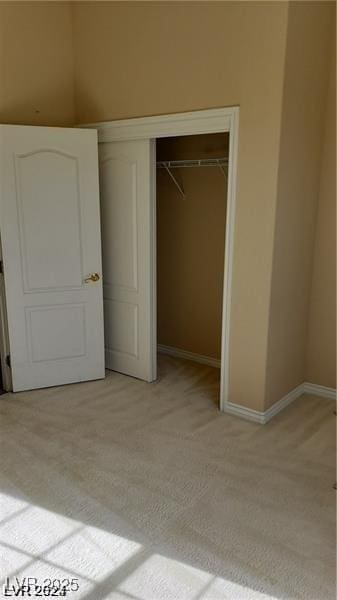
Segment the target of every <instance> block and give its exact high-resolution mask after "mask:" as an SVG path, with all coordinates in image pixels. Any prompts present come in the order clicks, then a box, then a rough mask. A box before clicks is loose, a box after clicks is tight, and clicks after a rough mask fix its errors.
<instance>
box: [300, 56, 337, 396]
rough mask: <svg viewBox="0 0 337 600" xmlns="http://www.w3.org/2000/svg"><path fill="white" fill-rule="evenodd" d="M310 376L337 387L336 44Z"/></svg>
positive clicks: (320, 207)
mask: <svg viewBox="0 0 337 600" xmlns="http://www.w3.org/2000/svg"><path fill="white" fill-rule="evenodd" d="M306 380H307V381H310V382H311V383H316V384H319V385H325V386H328V387H333V388H336V55H335V45H333V60H332V61H331V72H330V85H329V96H328V105H327V111H326V120H325V135H324V146H323V155H322V167H321V178H320V190H319V204H318V214H317V225H316V243H315V254H314V266H313V277H312V292H311V307H310V314H309V332H308V351H307V364H306Z"/></svg>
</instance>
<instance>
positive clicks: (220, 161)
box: [157, 157, 228, 169]
mask: <svg viewBox="0 0 337 600" xmlns="http://www.w3.org/2000/svg"><path fill="white" fill-rule="evenodd" d="M227 166H228V158H225V157H222V158H200V159H199V158H197V159H191V160H159V161H157V167H158V169H176V168H179V169H181V168H186V167H189V168H191V167H227Z"/></svg>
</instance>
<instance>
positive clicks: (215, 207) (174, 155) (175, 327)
mask: <svg viewBox="0 0 337 600" xmlns="http://www.w3.org/2000/svg"><path fill="white" fill-rule="evenodd" d="M223 156H228V134H216V135H202V136H187V137H183V138H166V139H162V140H158V142H157V159H158V160H179V159H191V158H212V157H223ZM172 172H173V174H174V176H175V177H176V178H177V180H178V181H179V182H180V184H182V185H183V189H184V192H185V194H186V197H185V198H183V197H182V196H181V194H180V193H179V191H178V189H177V188H176V186H175V185H174V183H173V181H172V180H171V179H170V176H169V175H168V173H167V172H166V171H165V170H163V169H157V290H158V343H159V344H164V345H167V346H173V347H174V348H180V349H183V350H188V351H190V352H194V353H196V354H203V355H205V356H211V357H214V358H220V352H221V315H222V287H223V271H224V249H225V224H226V192H227V182H226V180H225V178H224V175H223V173H222V172H221V171H220V169H219V168H218V167H203V168H200V167H199V168H185V169H174V170H173V171H172Z"/></svg>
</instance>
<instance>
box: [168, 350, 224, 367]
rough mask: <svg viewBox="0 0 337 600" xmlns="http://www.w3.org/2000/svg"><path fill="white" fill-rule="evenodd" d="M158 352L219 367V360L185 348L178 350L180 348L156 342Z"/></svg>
mask: <svg viewBox="0 0 337 600" xmlns="http://www.w3.org/2000/svg"><path fill="white" fill-rule="evenodd" d="M158 352H160V354H168V355H169V356H174V357H175V358H184V359H185V360H192V361H193V362H196V363H200V364H202V365H208V366H209V367H216V368H217V369H220V366H221V360H218V359H217V358H212V357H211V356H204V355H203V354H195V353H194V352H188V351H187V350H180V348H173V347H172V346H164V345H163V344H158Z"/></svg>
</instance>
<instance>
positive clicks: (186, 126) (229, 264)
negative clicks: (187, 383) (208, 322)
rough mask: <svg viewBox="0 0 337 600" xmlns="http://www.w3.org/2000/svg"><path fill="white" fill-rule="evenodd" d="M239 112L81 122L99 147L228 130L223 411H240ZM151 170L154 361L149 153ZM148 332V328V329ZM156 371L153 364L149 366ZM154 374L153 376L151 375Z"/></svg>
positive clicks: (224, 110)
mask: <svg viewBox="0 0 337 600" xmlns="http://www.w3.org/2000/svg"><path fill="white" fill-rule="evenodd" d="M239 112H240V108H239V107H238V106H231V107H227V108H214V109H207V110H199V111H193V112H185V113H176V114H169V115H159V116H154V117H137V118H134V119H122V120H117V121H108V122H101V123H90V124H86V125H83V126H85V127H93V128H95V129H97V132H98V142H99V146H100V147H104V146H105V145H107V146H108V145H111V144H112V143H122V142H124V143H125V142H129V141H130V142H131V141H132V143H135V142H134V141H135V140H141V141H143V142H145V141H147V142H148V143H150V144H151V143H153V142H154V140H155V139H156V138H162V137H176V136H182V135H202V134H208V133H220V132H228V133H229V140H230V147H229V162H228V189H227V214H226V247H225V256H224V263H225V264H224V285H223V310H222V340H221V385H220V409H221V410H223V411H226V412H230V413H234V414H239V413H240V410H241V408H240V407H239V409H240V410H239V412H238V410H237V405H235V404H233V403H232V402H231V401H230V397H229V373H230V369H229V359H230V335H231V327H230V325H231V303H232V280H233V257H234V232H235V219H236V179H237V162H238V143H239ZM152 161H153V164H152V170H151V169H150V171H147V172H148V173H149V183H148V187H149V188H150V190H151V193H152V196H151V198H152V211H153V216H152V226H151V228H150V243H151V247H152V250H151V257H150V260H149V264H150V265H151V268H152V276H151V278H150V280H149V282H148V283H149V287H150V290H149V294H148V295H149V297H150V298H151V319H152V331H151V344H152V348H153V352H152V359H153V363H155V360H156V358H155V354H156V349H157V340H156V276H155V268H154V264H155V260H156V257H155V253H156V239H155V231H156V227H155V212H156V207H155V191H153V190H154V189H155V154H154V153H153V156H152ZM148 331H149V332H150V329H149V330H148ZM152 370H153V373H155V366H154V365H153V367H152ZM154 378H155V377H154Z"/></svg>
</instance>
